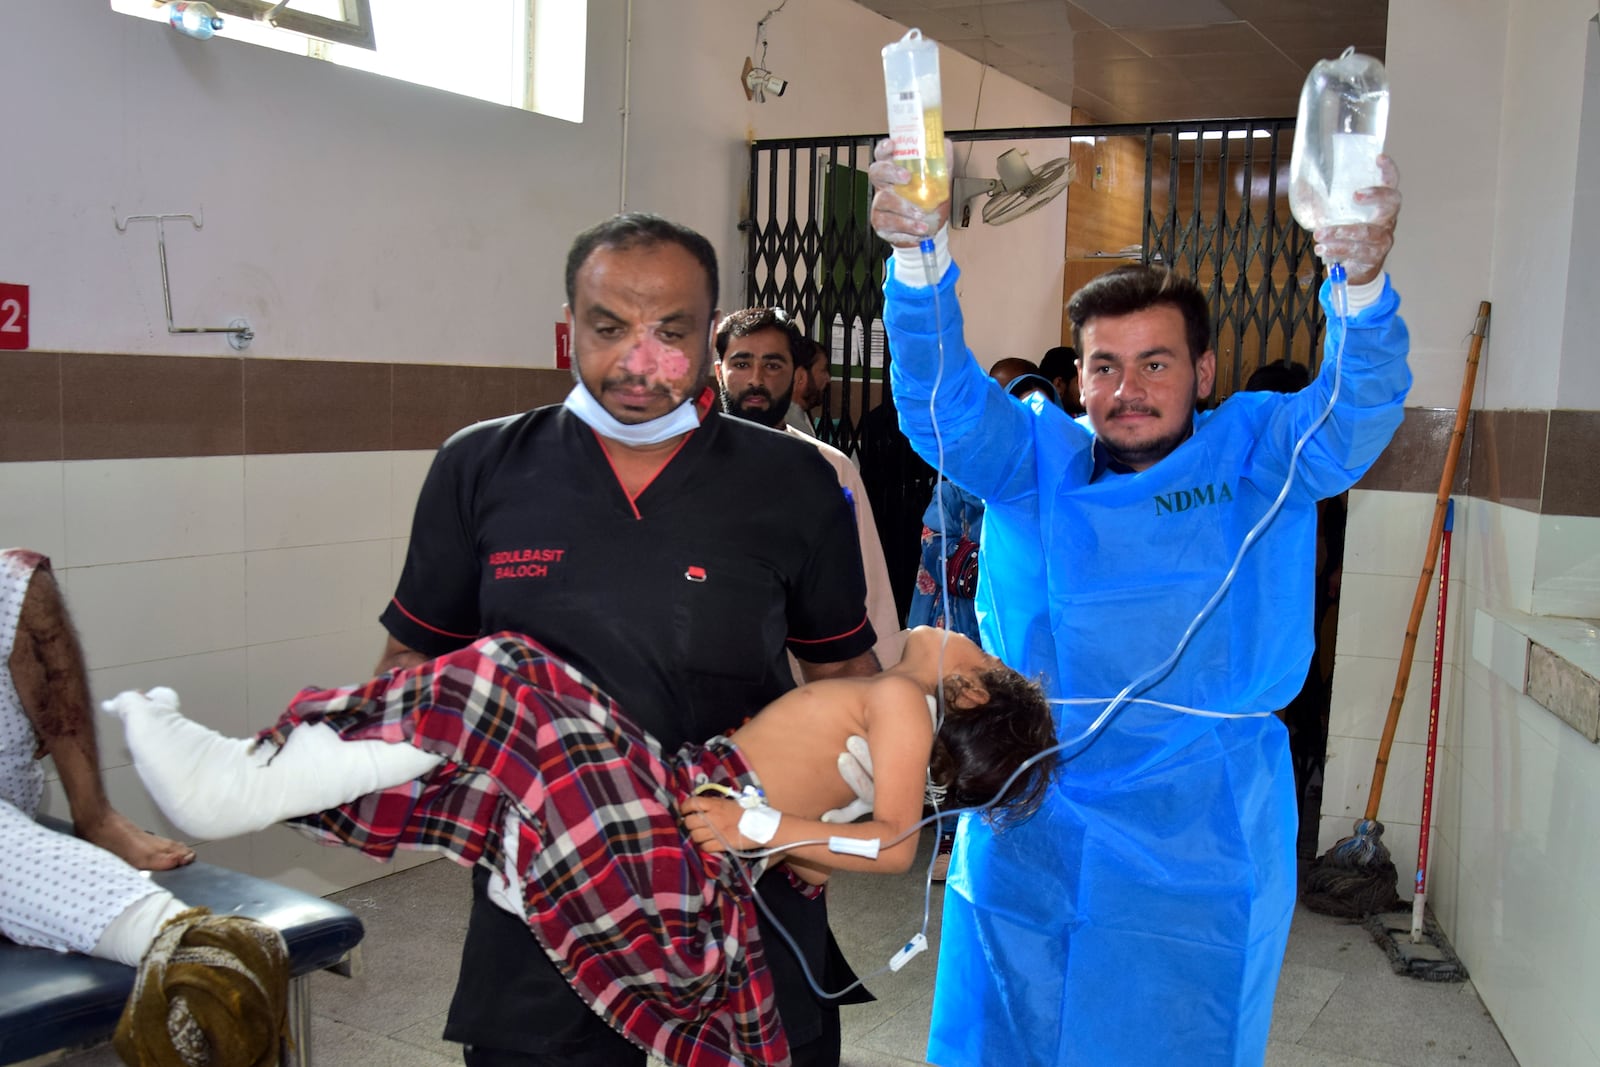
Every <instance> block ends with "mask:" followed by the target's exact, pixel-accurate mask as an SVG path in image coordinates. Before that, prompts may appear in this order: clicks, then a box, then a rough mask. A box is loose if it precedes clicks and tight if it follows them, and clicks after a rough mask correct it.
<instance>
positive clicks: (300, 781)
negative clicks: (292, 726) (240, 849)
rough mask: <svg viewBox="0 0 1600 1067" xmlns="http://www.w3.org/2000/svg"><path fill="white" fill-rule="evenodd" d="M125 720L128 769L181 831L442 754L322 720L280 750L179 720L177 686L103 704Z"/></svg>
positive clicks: (332, 802)
mask: <svg viewBox="0 0 1600 1067" xmlns="http://www.w3.org/2000/svg"><path fill="white" fill-rule="evenodd" d="M101 706H102V707H103V708H105V710H106V711H108V712H110V713H111V714H113V715H116V716H117V717H118V718H120V719H122V722H123V726H124V728H125V729H126V731H127V736H128V749H129V750H130V751H131V752H132V753H133V762H134V767H135V768H136V769H137V770H138V772H139V777H140V779H141V780H142V781H143V782H144V785H145V788H146V789H147V790H149V792H150V796H151V798H152V799H154V800H155V802H156V803H157V804H158V805H159V806H160V807H161V810H162V811H163V812H164V813H165V814H166V816H167V818H169V819H171V820H172V823H173V825H175V826H177V827H178V828H179V829H181V830H182V831H183V832H184V833H186V834H191V835H193V836H195V837H201V838H208V839H214V838H220V837H233V836H235V835H238V834H244V833H249V832H251V831H253V830H260V829H263V828H264V827H267V826H271V825H272V824H273V823H276V822H281V821H282V820H284V819H288V818H293V817H295V816H298V815H309V814H311V813H313V812H318V811H325V810H327V809H328V808H334V807H338V806H339V805H340V804H345V803H348V802H350V801H352V800H354V799H356V798H357V797H360V796H365V795H366V794H368V793H373V792H376V791H378V790H380V789H387V788H389V787H390V786H396V785H400V784H401V783H403V782H409V781H411V780H412V779H414V778H417V777H420V776H422V775H424V774H426V773H428V772H429V771H431V770H433V769H434V768H435V767H437V766H438V765H439V764H440V763H441V762H443V761H442V760H441V759H440V758H439V757H438V756H433V755H429V754H428V753H426V752H422V751H420V750H418V749H416V748H413V747H411V746H410V745H406V744H390V743H388V742H386V741H345V740H342V739H341V738H340V737H339V734H338V733H337V732H336V731H335V730H334V729H333V728H332V727H331V726H328V725H326V724H324V723H316V724H312V725H307V726H301V727H299V728H298V729H296V730H294V731H293V732H292V733H291V734H290V735H289V740H288V742H287V743H286V744H285V745H284V746H283V748H282V749H281V750H274V749H273V748H272V747H271V746H269V745H258V744H257V743H256V742H255V741H254V740H253V739H249V738H230V737H223V736H222V735H221V734H219V733H217V732H216V731H215V730H212V729H210V728H209V727H205V726H202V725H200V724H199V723H197V722H194V721H192V720H190V719H186V718H184V716H183V715H182V714H180V713H179V711H178V694H176V693H174V692H173V691H172V690H171V689H167V688H158V689H152V690H150V692H149V693H148V694H144V693H139V692H134V691H129V692H125V693H120V694H118V695H117V696H116V697H115V698H113V699H111V700H108V701H106V702H105V703H104V704H103V705H101Z"/></svg>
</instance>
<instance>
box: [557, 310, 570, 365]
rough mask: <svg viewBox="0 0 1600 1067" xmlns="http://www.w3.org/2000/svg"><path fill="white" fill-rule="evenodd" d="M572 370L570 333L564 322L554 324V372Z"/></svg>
mask: <svg viewBox="0 0 1600 1067" xmlns="http://www.w3.org/2000/svg"><path fill="white" fill-rule="evenodd" d="M571 369H572V331H571V330H570V329H569V328H568V327H567V324H566V321H565V320H563V321H561V322H558V323H556V370H571Z"/></svg>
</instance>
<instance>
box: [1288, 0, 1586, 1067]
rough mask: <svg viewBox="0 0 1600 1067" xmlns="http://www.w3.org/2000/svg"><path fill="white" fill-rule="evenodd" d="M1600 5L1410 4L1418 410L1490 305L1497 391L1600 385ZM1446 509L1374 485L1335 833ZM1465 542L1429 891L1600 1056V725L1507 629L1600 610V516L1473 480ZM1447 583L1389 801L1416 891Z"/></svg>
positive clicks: (1480, 949) (1409, 197)
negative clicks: (1597, 735) (1598, 322)
mask: <svg viewBox="0 0 1600 1067" xmlns="http://www.w3.org/2000/svg"><path fill="white" fill-rule="evenodd" d="M1594 19H1595V8H1594V4H1593V3H1592V2H1591V0H1391V2H1390V5H1389V38H1388V45H1387V52H1386V55H1387V60H1386V63H1387V66H1388V69H1389V73H1390V77H1391V85H1392V90H1393V94H1394V100H1393V105H1392V107H1393V110H1392V111H1391V123H1390V134H1389V141H1388V147H1389V151H1390V152H1391V154H1393V155H1394V157H1395V159H1396V160H1397V162H1398V163H1399V166H1400V169H1401V173H1402V188H1403V189H1404V191H1405V197H1406V200H1405V208H1404V211H1403V213H1402V216H1401V223H1400V230H1399V234H1398V237H1397V242H1396V246H1395V251H1394V254H1393V255H1392V256H1391V258H1390V262H1389V265H1390V270H1391V274H1392V276H1393V278H1394V281H1395V284H1396V286H1397V288H1398V289H1399V291H1400V294H1401V300H1402V311H1403V313H1404V314H1405V317H1406V321H1407V323H1408V324H1409V325H1410V328H1411V334H1412V342H1413V347H1412V354H1411V366H1412V369H1413V371H1414V373H1415V374H1416V379H1417V384H1416V387H1415V388H1414V389H1413V391H1412V394H1411V398H1410V401H1409V403H1410V404H1412V405H1415V406H1426V407H1447V408H1453V407H1454V406H1455V404H1456V400H1457V398H1458V396H1459V393H1460V388H1461V384H1460V383H1461V374H1462V369H1463V367H1464V364H1465V353H1466V347H1467V337H1466V334H1467V331H1468V329H1469V328H1470V327H1471V325H1472V321H1473V317H1474V316H1475V314H1476V310H1477V306H1478V302H1479V301H1480V300H1489V301H1490V302H1491V303H1492V305H1493V319H1492V325H1491V334H1490V336H1491V340H1490V342H1489V343H1488V344H1487V345H1486V346H1485V348H1484V352H1483V363H1482V366H1481V367H1480V370H1479V377H1478V388H1477V390H1476V406H1477V407H1479V408H1484V409H1519V408H1535V409H1548V408H1568V409H1581V410H1594V409H1595V408H1596V407H1597V406H1600V404H1597V400H1600V391H1597V390H1596V389H1595V387H1594V382H1595V377H1594V375H1595V373H1596V372H1595V371H1594V367H1595V360H1594V358H1593V352H1594V341H1593V338H1594V335H1595V331H1594V329H1593V328H1592V324H1593V323H1594V321H1595V320H1594V315H1595V310H1594V308H1595V299H1594V296H1595V292H1596V289H1595V286H1594V282H1593V278H1592V274H1593V272H1592V270H1591V269H1590V267H1591V266H1592V264H1593V259H1594V252H1593V250H1594V249H1595V248H1596V247H1600V230H1597V229H1596V226H1597V224H1600V214H1597V213H1596V212H1595V210H1594V207H1593V203H1592V200H1593V196H1594V192H1593V190H1594V185H1595V182H1596V180H1597V174H1596V167H1595V155H1594V152H1595V149H1594V146H1593V144H1592V141H1593V137H1592V134H1593V129H1594V125H1593V124H1594V123H1595V122H1596V121H1600V114H1597V111H1600V106H1597V105H1596V104H1595V103H1593V101H1595V99H1596V94H1595V92H1594V87H1593V84H1592V83H1593V78H1594V77H1595V72H1594V69H1593V67H1592V66H1591V67H1590V69H1589V73H1588V75H1587V77H1588V78H1589V85H1588V88H1587V94H1588V96H1587V100H1586V98H1585V93H1586V83H1585V78H1586V75H1585V63H1586V59H1588V62H1590V63H1591V64H1592V62H1593V60H1592V58H1588V57H1590V55H1591V53H1592V50H1593V49H1594V47H1595V32H1596V31H1595V24H1594ZM1580 145H1581V151H1580ZM1432 513H1433V499H1432V496H1431V494H1427V495H1424V494H1406V493H1378V492H1363V491H1359V490H1358V491H1356V492H1353V493H1352V494H1351V510H1350V532H1349V542H1348V544H1347V549H1346V558H1345V578H1344V588H1343V596H1342V598H1341V608H1340V625H1339V656H1338V663H1337V666H1336V668H1335V674H1334V694H1333V718H1332V723H1331V729H1330V737H1329V758H1328V768H1327V780H1326V783H1325V793H1324V797H1323V819H1322V826H1321V840H1320V847H1321V849H1322V850H1324V851H1325V850H1326V849H1327V848H1328V847H1329V846H1331V845H1332V844H1333V842H1334V841H1335V840H1336V839H1337V838H1339V837H1342V836H1344V835H1347V834H1349V833H1350V832H1351V825H1352V822H1353V820H1354V819H1355V818H1357V817H1359V816H1360V815H1361V814H1362V813H1363V811H1364V809H1365V806H1366V802H1367V790H1368V788H1369V787H1370V782H1371V778H1372V769H1373V757H1374V754H1375V752H1376V749H1377V743H1378V737H1379V735H1380V733H1381V730H1382V724H1383V721H1384V718H1385V716H1386V713H1387V708H1388V702H1389V697H1390V695H1391V693H1392V690H1393V685H1394V679H1395V677H1396V675H1397V672H1398V667H1399V659H1398V656H1399V650H1400V644H1401V639H1402V637H1403V632H1404V627H1405V621H1406V618H1407V616H1408V614H1409V608H1410V601H1411V597H1412V595H1413V593H1414V591H1415V588H1416V581H1417V572H1418V570H1419V569H1420V567H1421V564H1422V558H1421V557H1422V554H1423V550H1424V547H1425V546H1426V543H1427V533H1428V526H1429V521H1430V519H1431V517H1432ZM1453 555H1454V558H1453V561H1452V573H1451V586H1450V597H1451V604H1450V611H1449V617H1448V619H1447V621H1446V626H1447V644H1446V652H1445V672H1444V677H1443V679H1442V705H1443V715H1444V725H1443V731H1442V733H1441V747H1440V751H1439V756H1438V771H1437V779H1436V786H1435V787H1436V795H1435V801H1434V804H1435V806H1434V826H1435V833H1434V838H1433V849H1434V852H1433V862H1432V864H1431V869H1430V872H1429V881H1430V893H1429V900H1430V903H1431V905H1432V906H1433V907H1434V909H1435V911H1436V913H1437V914H1438V916H1439V918H1440V921H1441V922H1442V923H1443V925H1444V927H1445V930H1446V932H1447V933H1448V935H1449V936H1450V938H1451V940H1452V942H1453V944H1454V946H1455V948H1456V950H1457V951H1458V952H1459V953H1460V954H1461V956H1462V958H1463V959H1464V961H1465V962H1466V964H1467V967H1468V969H1469V971H1470V972H1471V974H1472V978H1473V982H1474V984H1475V986H1476V987H1477V989H1478V991H1479V993H1480V994H1481V995H1482V997H1483V999H1484V1002H1485V1004H1486V1005H1487V1006H1488V1008H1489V1010H1490V1012H1491V1014H1492V1015H1493V1016H1494V1019H1495V1022H1496V1023H1497V1024H1498V1025H1499V1026H1500V1028H1501V1031H1502V1032H1503V1033H1504V1034H1505V1037H1506V1039H1507V1041H1508V1042H1509V1043H1510V1045H1511V1048H1512V1051H1513V1052H1514V1053H1516V1055H1517V1057H1518V1059H1519V1060H1520V1061H1521V1062H1522V1063H1527V1064H1558V1063H1559V1064H1567V1065H1581V1067H1600V1021H1597V1020H1600V1016H1597V1014H1596V1013H1595V1011H1594V1004H1595V1003H1596V1001H1597V1000H1600V977H1597V976H1596V974H1595V972H1594V969H1593V968H1592V967H1589V966H1587V961H1588V960H1590V959H1592V958H1593V956H1594V955H1595V953H1597V952H1600V906H1597V904H1596V902H1595V900H1594V895H1593V894H1592V893H1589V892H1587V891H1586V890H1584V889H1583V888H1582V887H1584V886H1586V885H1588V884H1590V883H1592V881H1593V879H1594V876H1595V873H1596V872H1597V871H1600V846H1597V844H1596V837H1595V835H1594V832H1593V828H1592V813H1593V812H1595V811H1600V746H1596V745H1595V744H1593V743H1591V742H1590V741H1588V740H1587V739H1586V738H1584V737H1583V736H1582V735H1580V734H1579V733H1578V732H1577V731H1575V730H1573V729H1571V728H1570V727H1568V726H1567V725H1566V724H1564V723H1563V722H1561V721H1560V720H1559V719H1557V718H1556V717H1555V716H1554V715H1553V714H1551V713H1550V712H1548V711H1546V710H1545V709H1544V708H1543V707H1540V706H1539V705H1538V704H1537V703H1535V702H1534V701H1532V700H1530V699H1529V698H1528V697H1527V696H1526V695H1525V694H1524V693H1522V692H1521V688H1522V685H1521V674H1520V671H1521V669H1522V668H1521V661H1520V660H1518V659H1517V657H1516V656H1515V655H1502V654H1501V653H1502V652H1503V651H1504V650H1503V648H1502V647H1501V646H1504V645H1506V644H1507V642H1506V641H1504V640H1500V638H1502V637H1504V636H1505V635H1506V634H1507V633H1510V632H1511V630H1512V629H1513V628H1514V627H1513V623H1514V624H1515V626H1521V627H1524V628H1534V629H1537V627H1538V626H1539V620H1538V618H1537V617H1531V616H1530V615H1529V614H1528V613H1531V612H1540V611H1548V610H1552V609H1554V608H1556V607H1557V606H1558V605H1559V607H1560V609H1561V610H1563V611H1567V612H1570V613H1573V614H1583V615H1587V616H1589V617H1591V618H1592V617H1594V616H1595V615H1596V614H1600V603H1597V602H1596V601H1595V600H1594V597H1593V592H1592V590H1593V588H1594V585H1593V582H1592V581H1589V582H1588V583H1587V584H1584V583H1580V582H1576V581H1575V580H1574V576H1578V577H1582V576H1587V575H1592V574H1593V573H1594V572H1595V568H1596V567H1597V566H1600V520H1595V519H1590V518H1574V517H1571V516H1540V515H1537V514H1534V513H1532V512H1529V511H1524V510H1521V509H1518V508H1514V507H1510V506H1506V505H1501V504H1495V503H1490V502H1487V501H1484V500H1479V499H1466V500H1459V499H1458V501H1457V525H1456V532H1455V537H1454V544H1453ZM1434 588H1435V589H1437V582H1435V586H1434ZM1433 596H1436V593H1435V594H1432V595H1430V599H1429V603H1428V605H1427V607H1426V609H1425V611H1424V614H1423V620H1422V634H1421V639H1420V640H1419V645H1420V646H1421V647H1419V648H1418V650H1417V657H1416V660H1415V663H1414V666H1413V668H1412V673H1411V679H1410V685H1409V686H1408V689H1407V694H1406V698H1405V703H1404V705H1403V707H1402V711H1401V718H1400V724H1399V732H1398V734H1397V738H1396V743H1395V746H1394V749H1393V751H1392V752H1391V754H1390V766H1389V772H1388V778H1387V782H1386V784H1385V788H1384V793H1383V798H1382V806H1381V808H1380V813H1379V814H1380V817H1381V819H1382V821H1383V822H1384V824H1385V826H1386V827H1387V832H1386V834H1385V838H1384V841H1385V844H1386V845H1387V846H1388V847H1389V849H1390V851H1391V853H1392V854H1393V856H1394V859H1395V863H1396V865H1397V866H1398V868H1399V872H1400V881H1401V886H1400V890H1401V894H1402V895H1403V896H1409V882H1410V879H1411V875H1412V872H1413V871H1414V869H1415V860H1416V852H1417V832H1418V816H1419V812H1420V801H1421V785H1422V771H1423V765H1424V758H1425V746H1424V743H1423V742H1424V741H1425V738H1426V729H1427V709H1428V697H1429V685H1428V683H1429V680H1430V679H1429V675H1430V673H1431V666H1432V642H1431V637H1432V631H1433V625H1434V613H1433V612H1434V607H1433ZM1486 620H1487V621H1486ZM1506 620H1511V621H1510V622H1507V621H1506ZM1497 642H1498V643H1497ZM1511 643H1512V644H1515V642H1514V641H1513V642H1511ZM1525 645H1526V640H1525V639H1522V646H1521V647H1523V648H1524V649H1525ZM1475 652H1477V653H1479V654H1480V655H1475V654H1474V653H1475ZM1491 652H1492V653H1493V654H1491ZM1485 657H1486V658H1487V661H1486V660H1485ZM1596 663H1597V664H1600V661H1596ZM1588 669H1590V670H1591V671H1594V670H1597V669H1600V666H1590V667H1589V668H1588Z"/></svg>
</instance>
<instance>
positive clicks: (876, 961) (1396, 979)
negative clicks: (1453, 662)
mask: <svg viewBox="0 0 1600 1067" xmlns="http://www.w3.org/2000/svg"><path fill="white" fill-rule="evenodd" d="M930 836H931V835H930ZM927 851H928V848H927V846H926V845H925V846H924V849H923V853H924V856H923V860H924V862H923V864H922V868H924V869H925V867H926V858H927ZM830 892H831V893H832V897H831V903H830V908H831V911H832V916H833V925H834V929H835V931H836V932H837V934H838V936H839V941H840V943H841V944H843V945H844V946H845V951H846V953H847V954H848V955H849V956H850V958H851V960H852V962H853V963H855V964H856V966H857V968H858V969H859V970H860V971H861V972H863V973H866V972H868V971H871V970H874V969H876V968H878V967H881V966H882V963H883V961H886V960H887V959H888V958H889V957H890V955H891V954H893V952H894V951H895V950H896V949H897V948H899V947H900V945H901V944H903V943H904V942H905V941H906V939H907V938H908V937H909V936H910V935H911V934H913V933H915V932H916V929H917V927H918V924H919V921H920V916H921V913H922V900H923V881H922V874H921V871H920V870H918V871H917V872H916V873H913V874H908V875H905V876H902V877H897V878H882V877H873V876H867V875H841V876H838V877H837V878H836V880H835V882H834V885H833V888H832V889H831V890H830ZM337 899H339V900H340V901H341V902H343V903H344V904H345V905H346V906H348V907H350V908H352V909H353V910H355V911H356V913H357V914H359V915H360V916H361V918H362V920H363V921H364V922H365V923H366V926H367V936H366V941H365V942H364V946H363V953H364V973H363V974H362V975H361V976H359V977H357V978H353V979H349V978H341V977H338V976H335V975H331V974H319V975H317V976H316V977H315V978H314V994H313V1004H314V1007H315V1011H316V1018H315V1022H314V1027H313V1031H312V1036H313V1044H314V1049H315V1057H316V1063H317V1064H318V1065H319V1067H447V1065H450V1064H459V1063H460V1062H461V1057H460V1051H459V1047H458V1046H456V1045H452V1044H448V1043H446V1042H444V1041H441V1040H440V1039H439V1033H440V1031H441V1030H442V1029H443V1026H444V1012H445V1008H446V1007H447V1006H448V1004H449V999H450V991H451V988H452V986H453V984H454V982H455V973H456V965H457V959H458V950H459V946H460V944H461V937H462V934H463V932H464V930H465V928H466V911H467V907H466V906H467V900H468V873H467V872H466V871H465V870H463V869H462V868H459V867H456V866H455V865H453V864H451V863H449V862H446V861H443V860H441V861H438V862H435V863H428V864H425V865H423V866H421V867H416V868H413V869H411V870H409V871H404V872H401V873H399V874H394V875H390V876H388V877H386V878H380V879H378V880H376V881H373V882H369V883H367V884H365V885H362V886H358V887H356V888H354V889H351V890H347V891H346V892H344V893H340V894H338V897H337ZM932 903H933V916H932V921H931V923H930V926H929V931H930V935H932V936H931V939H932V940H934V941H935V942H936V941H937V936H936V932H937V929H938V919H939V904H940V890H939V888H938V887H937V886H936V887H935V888H934V892H933V895H932ZM936 959H937V945H936V944H935V945H934V947H933V948H932V949H930V951H929V952H928V953H926V954H924V955H923V956H922V957H920V958H918V959H917V960H914V961H913V962H912V963H911V964H909V965H908V966H907V967H906V968H905V969H903V970H902V971H900V972H899V973H898V974H894V975H887V974H886V975H883V976H879V977H876V978H873V979H872V980H871V981H870V982H869V987H870V988H871V989H872V991H873V992H874V993H875V994H877V997H878V1000H877V1002H876V1003H874V1004H868V1005H863V1006H860V1007H851V1008H846V1009H845V1011H844V1062H845V1064H846V1065H848V1067H904V1065H907V1064H920V1063H922V1062H923V1061H922V1060H921V1059H920V1058H918V1056H919V1055H920V1050H921V1049H922V1048H923V1047H924V1044H925V1040H926V1036H927V1027H928V1012H929V1005H930V1003H931V1001H932V993H933V973H934V962H935V960H936ZM59 1062H61V1063H65V1064H71V1065H74V1067H113V1065H115V1064H116V1063H117V1060H116V1057H115V1056H114V1055H112V1054H111V1052H110V1050H109V1049H106V1048H100V1049H94V1050H90V1051H88V1052H82V1053H78V1054H76V1055H73V1056H69V1057H67V1058H66V1059H65V1060H62V1061H59ZM1267 1064H1268V1065H1269V1067H1377V1065H1396V1067H1430V1065H1440V1067H1442V1065H1446V1064H1448V1065H1450V1067H1461V1065H1464V1064H1466V1065H1483V1067H1516V1065H1517V1061H1516V1058H1515V1057H1513V1056H1512V1054H1511V1052H1510V1050H1509V1049H1508V1048H1507V1047H1506V1044H1505V1042H1504V1041H1503V1040H1502V1039H1501V1037H1500V1032H1499V1031H1498V1030H1497V1029H1496V1028H1495V1025H1494V1022H1493V1021H1492V1020H1491V1019H1490V1018H1489V1016H1488V1014H1487V1013H1486V1012H1485V1011H1484V1009H1483V1005H1482V1003H1481V1002H1480V1001H1479V1000H1478V995H1477V993H1476V991H1475V990H1474V989H1473V987H1472V985H1471V983H1470V982H1466V983H1460V984H1433V983H1427V982H1422V981H1418V980H1416V979H1413V978H1407V977H1400V976H1397V975H1395V974H1394V973H1393V972H1392V971H1391V970H1390V969H1389V964H1388V961H1387V959H1386V958H1385V956H1384V953H1383V951H1382V950H1381V949H1380V948H1379V947H1378V946H1377V945H1376V944H1374V943H1373V942H1372V940H1371V938H1370V937H1369V936H1368V935H1367V933H1366V932H1365V931H1364V930H1363V929H1362V928H1361V927H1360V926H1354V925H1350V924H1347V923H1344V922H1341V921H1339V920H1336V919H1330V918H1327V917H1325V916H1321V915H1316V914H1314V913H1312V912H1308V911H1305V910H1304V909H1301V910H1300V911H1299V912H1298V913H1297V914H1296V916H1295V925H1294V930H1293V933H1292V935H1291V937H1290V939H1289V952H1288V958H1287V961H1286V962H1285V964H1284V969H1283V979H1282V982H1281V984H1280V986H1279V989H1278V1001H1277V1009H1276V1014H1275V1016H1274V1018H1273V1023H1272V1043H1271V1045H1270V1046H1269V1048H1268V1051H1267Z"/></svg>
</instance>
